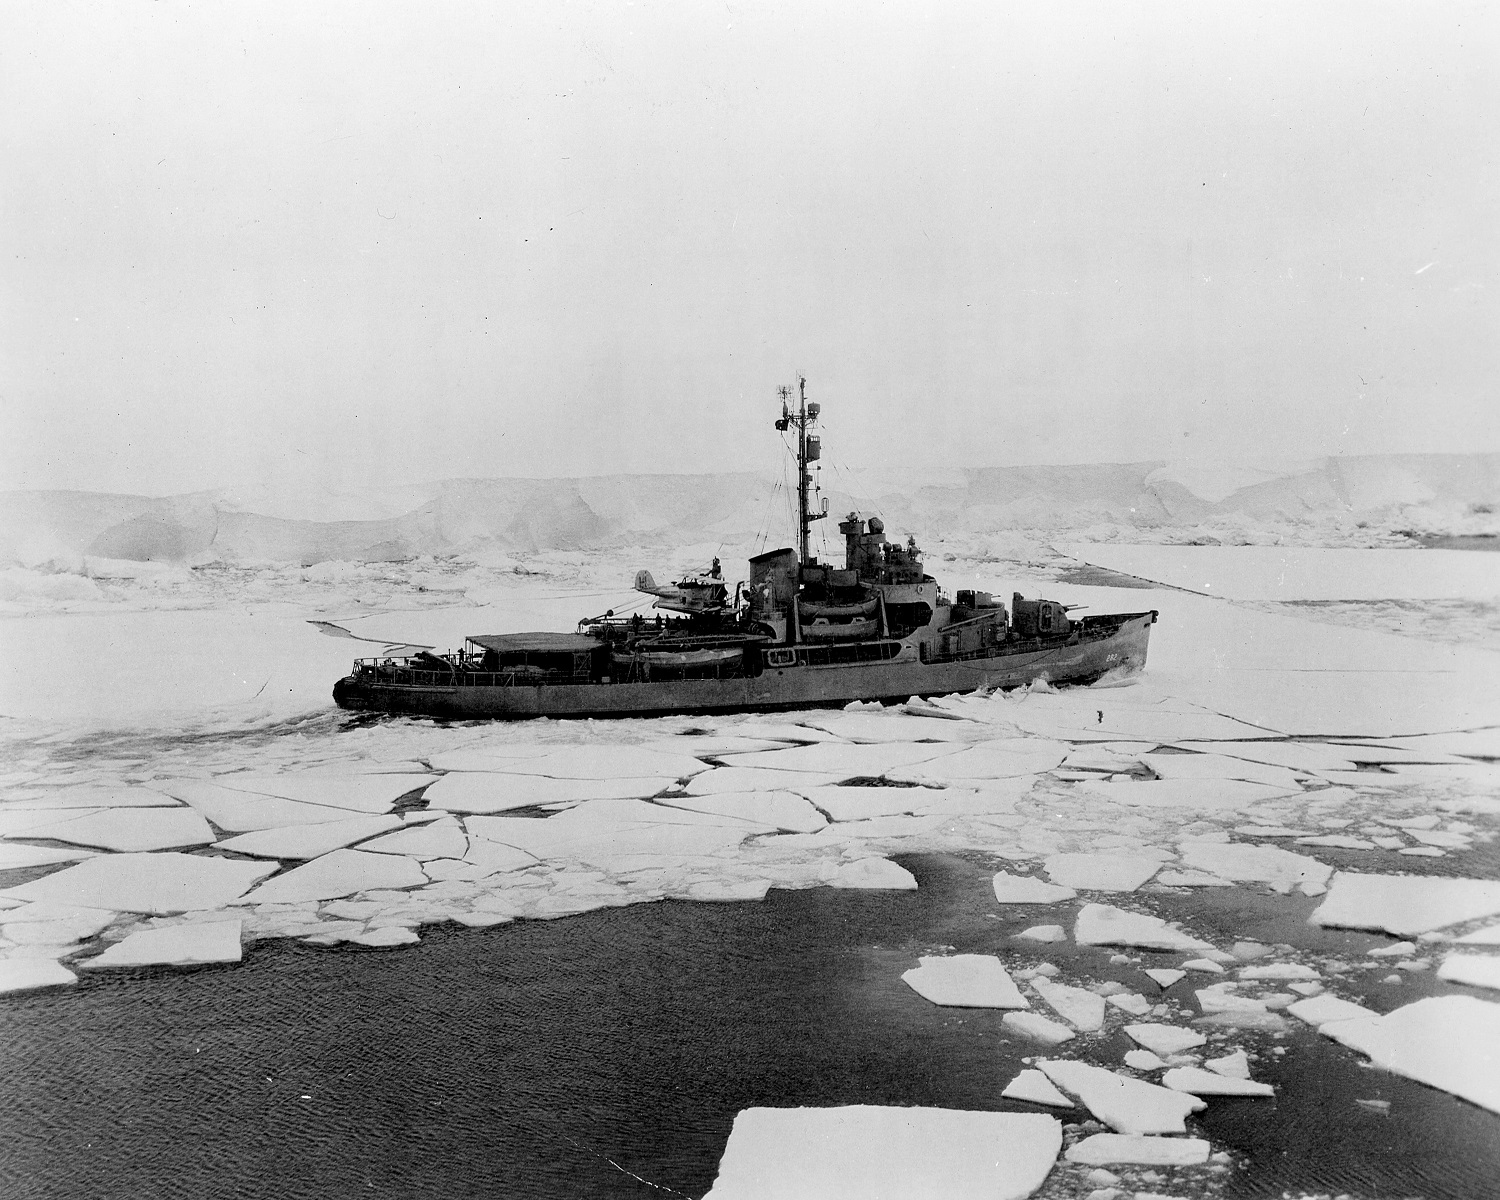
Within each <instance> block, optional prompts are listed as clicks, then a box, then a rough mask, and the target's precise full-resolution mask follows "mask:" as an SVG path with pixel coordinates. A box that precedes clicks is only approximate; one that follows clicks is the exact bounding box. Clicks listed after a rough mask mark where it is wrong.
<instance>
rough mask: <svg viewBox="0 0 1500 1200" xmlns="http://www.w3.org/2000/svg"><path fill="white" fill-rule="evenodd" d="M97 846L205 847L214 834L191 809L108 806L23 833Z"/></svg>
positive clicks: (115, 848)
mask: <svg viewBox="0 0 1500 1200" xmlns="http://www.w3.org/2000/svg"><path fill="white" fill-rule="evenodd" d="M26 836H27V837H33V838H50V839H52V840H53V841H58V842H71V843H72V844H73V845H75V846H97V847H100V848H101V849H104V850H123V851H132V850H135V851H139V850H173V849H176V848H177V847H179V846H206V845H208V844H209V843H210V842H212V841H213V840H214V839H215V838H216V837H217V836H218V835H217V834H215V833H214V831H213V830H212V829H211V828H209V824H208V822H207V821H205V820H204V819H203V818H202V817H201V816H199V815H198V814H197V813H196V812H194V811H193V810H192V809H191V808H183V807H181V806H180V805H179V806H177V807H175V808H111V809H103V810H101V811H99V812H95V813H91V814H89V815H88V816H84V817H78V818H75V819H73V820H68V821H63V822H61V823H59V824H57V825H44V826H43V827H42V828H40V829H33V830H31V831H30V832H29V833H28V834H27V835H26Z"/></svg>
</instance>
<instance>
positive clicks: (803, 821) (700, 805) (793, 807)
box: [661, 788, 871, 833]
mask: <svg viewBox="0 0 1500 1200" xmlns="http://www.w3.org/2000/svg"><path fill="white" fill-rule="evenodd" d="M832 790H841V791H847V792H862V791H869V790H871V789H869V788H842V789H832ZM661 803H662V804H664V805H669V806H671V807H673V808H685V809H689V810H691V811H693V812H701V813H714V814H717V815H719V816H724V817H738V818H740V819H741V820H745V821H753V822H755V823H756V824H757V825H765V826H769V827H771V828H774V829H785V830H787V831H788V832H789V833H816V832H817V831H818V830H820V829H822V828H823V827H824V826H825V825H827V824H828V819H827V818H826V817H825V816H824V815H823V814H822V813H820V812H819V811H818V810H817V809H816V808H814V807H813V805H812V804H810V803H809V802H808V801H807V800H805V799H803V798H802V797H801V796H799V795H797V794H796V793H795V792H726V793H723V794H721V795H717V796H664V797H662V799H661Z"/></svg>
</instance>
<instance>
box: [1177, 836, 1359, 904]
mask: <svg viewBox="0 0 1500 1200" xmlns="http://www.w3.org/2000/svg"><path fill="white" fill-rule="evenodd" d="M1178 854H1179V857H1180V858H1181V859H1182V861H1183V863H1185V864H1186V865H1187V866H1190V867H1197V868H1198V869H1199V870H1202V871H1207V872H1209V873H1210V874H1213V875H1218V876H1219V877H1220V878H1223V879H1233V880H1235V881H1236V882H1253V883H1269V884H1271V885H1273V886H1276V885H1279V886H1281V887H1283V888H1290V887H1299V888H1301V890H1302V891H1303V892H1304V893H1305V894H1307V895H1310V896H1312V895H1317V894H1318V893H1319V891H1321V890H1322V888H1323V887H1324V886H1325V885H1326V883H1327V881H1328V877H1329V876H1330V875H1332V874H1333V868H1332V867H1330V866H1328V865H1326V864H1325V863H1321V862H1319V861H1318V860H1317V859H1315V858H1309V857H1308V856H1307V855H1305V854H1296V853H1293V852H1292V851H1290V850H1283V849H1281V847H1280V846H1252V845H1246V844H1244V843H1242V842H1183V843H1182V844H1181V845H1180V846H1179V847H1178Z"/></svg>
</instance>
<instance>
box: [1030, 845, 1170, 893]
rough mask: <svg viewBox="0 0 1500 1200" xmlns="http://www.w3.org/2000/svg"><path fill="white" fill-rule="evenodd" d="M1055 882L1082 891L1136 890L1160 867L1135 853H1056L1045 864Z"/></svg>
mask: <svg viewBox="0 0 1500 1200" xmlns="http://www.w3.org/2000/svg"><path fill="white" fill-rule="evenodd" d="M1043 865H1044V866H1045V868H1046V871H1047V874H1048V876H1049V877H1050V878H1051V880H1052V882H1053V883H1055V884H1058V885H1059V886H1061V887H1067V888H1075V889H1077V890H1079V891H1095V892H1133V891H1135V889H1136V888H1138V887H1140V886H1141V884H1143V883H1145V882H1146V880H1148V879H1150V878H1151V876H1153V875H1155V874H1156V872H1157V871H1158V870H1159V869H1160V868H1161V861H1160V859H1158V858H1154V857H1151V856H1148V855H1134V854H1054V855H1053V856H1052V857H1051V858H1049V859H1047V861H1046V863H1044V864H1043Z"/></svg>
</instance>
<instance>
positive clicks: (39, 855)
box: [0, 842, 94, 871]
mask: <svg viewBox="0 0 1500 1200" xmlns="http://www.w3.org/2000/svg"><path fill="white" fill-rule="evenodd" d="M93 857H94V852H93V851H92V850H65V849H63V848H62V847H60V846H29V845H27V844H26V843H24V842H0V871H14V870H18V869H20V868H22V867H45V866H50V865H51V864H52V863H64V862H77V861H78V860H79V859H81V858H93Z"/></svg>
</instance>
